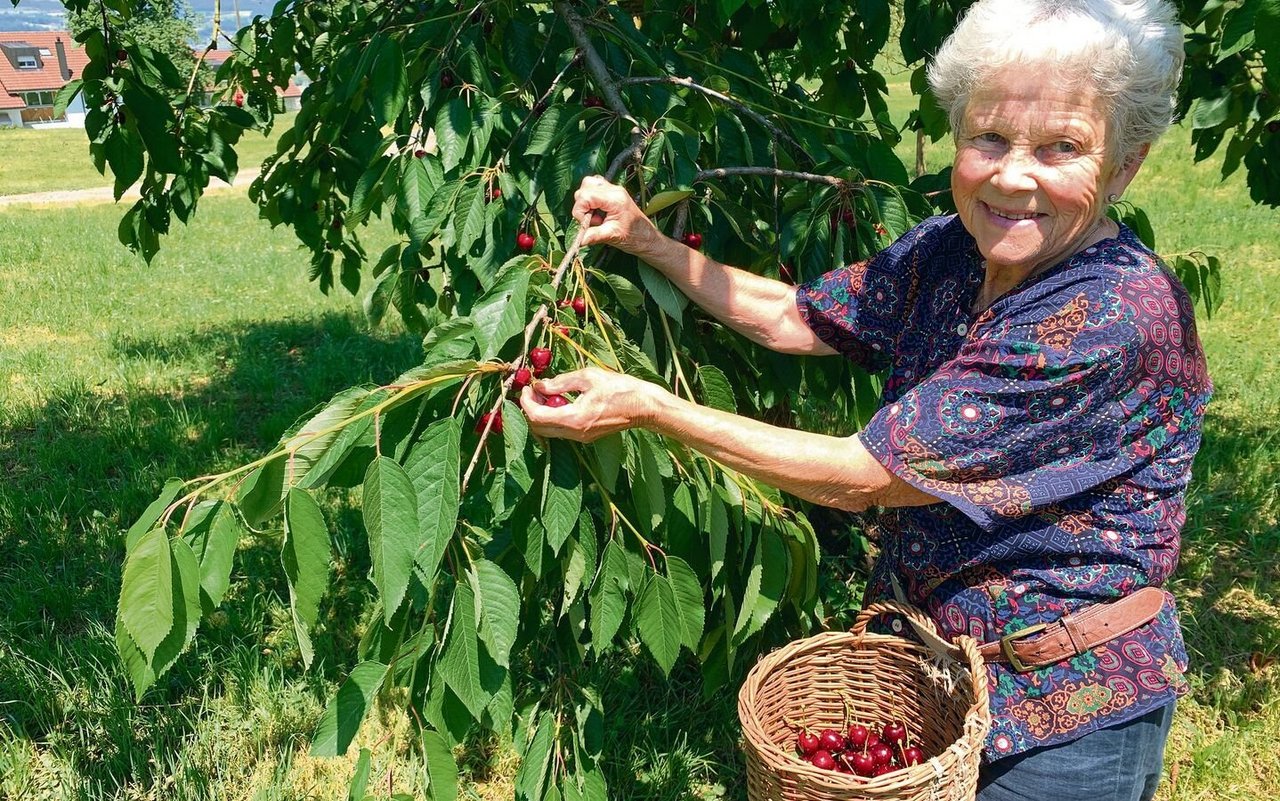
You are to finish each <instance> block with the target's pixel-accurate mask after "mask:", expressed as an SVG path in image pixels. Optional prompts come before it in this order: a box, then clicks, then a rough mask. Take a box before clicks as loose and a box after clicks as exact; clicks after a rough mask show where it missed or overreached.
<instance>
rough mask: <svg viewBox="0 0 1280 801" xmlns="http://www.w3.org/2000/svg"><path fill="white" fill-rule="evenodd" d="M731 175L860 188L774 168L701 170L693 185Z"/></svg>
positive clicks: (827, 177)
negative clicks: (789, 179) (788, 179)
mask: <svg viewBox="0 0 1280 801" xmlns="http://www.w3.org/2000/svg"><path fill="white" fill-rule="evenodd" d="M731 175H754V176H760V177H764V178H791V179H792V180H796V181H809V182H810V183H815V184H826V185H828V186H834V187H835V188H837V189H843V188H845V187H850V186H852V187H857V186H861V184H860V183H858V182H855V181H846V180H845V179H843V178H837V177H835V176H834V175H818V174H817V173H812V172H798V171H796V170H779V169H775V168H774V167H717V168H716V169H713V170H703V171H702V172H700V173H698V174H697V175H695V176H693V180H694V183H697V182H698V181H705V180H707V179H708V178H727V177H729V176H731Z"/></svg>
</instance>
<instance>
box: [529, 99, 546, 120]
mask: <svg viewBox="0 0 1280 801" xmlns="http://www.w3.org/2000/svg"><path fill="white" fill-rule="evenodd" d="M546 110H547V101H545V100H539V101H538V102H536V103H534V104H533V108H532V109H530V110H529V113H530V114H532V115H533V118H534V119H535V120H536V119H537V118H539V117H541V116H542V113H543V112H544V111H546Z"/></svg>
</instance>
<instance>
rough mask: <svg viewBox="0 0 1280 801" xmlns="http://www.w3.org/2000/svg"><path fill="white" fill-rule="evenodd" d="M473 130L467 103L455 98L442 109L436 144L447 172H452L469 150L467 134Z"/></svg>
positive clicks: (438, 115) (437, 123)
mask: <svg viewBox="0 0 1280 801" xmlns="http://www.w3.org/2000/svg"><path fill="white" fill-rule="evenodd" d="M470 129H471V113H470V112H469V111H468V110H467V104H466V101H465V100H463V99H462V98H460V97H455V98H454V99H452V100H450V101H449V102H448V103H445V104H444V105H443V106H441V107H440V112H439V113H438V114H437V115H436V124H435V132H436V142H437V144H438V145H439V147H440V161H441V163H442V164H443V165H444V171H445V172H451V171H452V170H453V168H454V167H456V166H458V163H459V162H461V161H462V156H463V155H464V154H465V153H466V150H467V132H468V131H469V130H470Z"/></svg>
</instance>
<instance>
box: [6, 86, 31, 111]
mask: <svg viewBox="0 0 1280 801" xmlns="http://www.w3.org/2000/svg"><path fill="white" fill-rule="evenodd" d="M26 107H27V104H26V103H25V102H24V101H23V100H22V98H20V97H18V96H17V95H11V94H9V90H8V89H6V88H5V85H4V81H0V109H6V108H26Z"/></svg>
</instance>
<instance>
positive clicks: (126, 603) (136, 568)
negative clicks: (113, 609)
mask: <svg viewBox="0 0 1280 801" xmlns="http://www.w3.org/2000/svg"><path fill="white" fill-rule="evenodd" d="M169 553H170V550H169V535H168V534H166V533H165V530H164V529H163V528H153V529H151V531H149V532H147V533H146V534H145V535H143V536H142V537H141V538H139V540H138V541H137V542H136V543H135V544H134V546H133V549H132V550H131V551H130V552H129V555H128V556H127V557H126V558H125V563H124V577H123V579H122V581H121V587H120V609H119V616H120V619H121V620H122V621H123V622H124V626H125V630H126V631H127V632H128V633H129V637H130V638H131V639H132V640H133V642H134V643H136V644H137V646H138V649H139V650H140V651H141V652H142V654H143V655H144V656H145V657H146V660H147V662H153V661H154V660H155V654H156V649H157V648H158V647H159V646H160V643H161V642H163V641H164V638H165V637H167V636H169V632H170V631H171V630H172V629H173V623H174V616H173V569H172V566H171V564H170V558H169Z"/></svg>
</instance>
